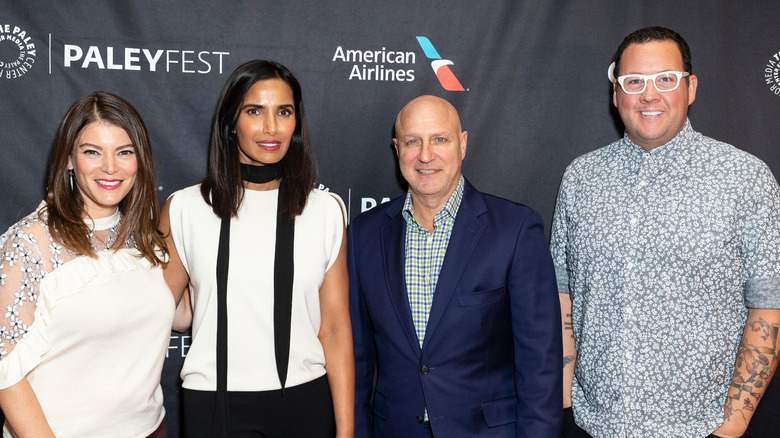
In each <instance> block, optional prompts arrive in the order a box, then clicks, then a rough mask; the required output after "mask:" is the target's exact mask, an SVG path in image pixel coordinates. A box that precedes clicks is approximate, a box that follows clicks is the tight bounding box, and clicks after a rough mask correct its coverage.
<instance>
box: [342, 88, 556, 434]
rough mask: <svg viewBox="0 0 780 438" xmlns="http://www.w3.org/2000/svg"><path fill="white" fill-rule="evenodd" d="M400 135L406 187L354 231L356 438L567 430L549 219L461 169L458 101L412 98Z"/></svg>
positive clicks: (351, 270)
mask: <svg viewBox="0 0 780 438" xmlns="http://www.w3.org/2000/svg"><path fill="white" fill-rule="evenodd" d="M395 134H396V136H395V138H394V139H393V143H394V145H395V150H396V153H397V154H398V159H399V163H400V167H401V173H402V174H403V176H404V178H405V179H406V181H407V182H408V184H409V191H408V193H407V195H406V196H401V197H399V198H396V199H394V200H392V201H390V202H388V203H386V204H382V205H380V206H378V207H376V208H374V209H372V210H370V211H368V212H366V213H363V214H361V215H360V216H358V217H357V218H355V219H354V220H353V221H352V223H351V225H350V227H349V239H348V245H349V250H348V258H349V276H350V312H351V317H352V325H353V337H354V343H355V362H356V388H355V436H357V437H377V438H383V437H388V438H409V437H412V438H416V437H420V438H423V437H425V438H429V437H431V436H433V437H436V438H453V437H455V438H457V437H533V438H553V437H555V438H557V437H558V436H559V434H560V425H561V413H562V401H561V395H562V391H563V390H562V386H561V369H562V351H561V348H562V347H561V319H560V308H559V303H558V291H557V289H556V283H555V274H554V269H553V264H552V259H551V257H550V252H549V250H548V247H547V239H546V238H545V235H544V230H543V224H542V220H541V218H540V216H539V215H538V214H537V213H536V212H534V211H533V210H531V209H529V208H528V207H526V206H523V205H521V204H516V203H513V202H510V201H507V200H505V199H500V198H497V197H494V196H490V195H487V194H484V193H480V192H478V191H477V190H476V189H475V188H474V187H473V186H472V185H471V184H469V183H468V181H466V180H465V179H464V178H463V177H462V176H461V163H462V161H463V158H464V156H465V153H466V143H467V132H465V131H461V126H460V119H459V117H458V113H457V111H456V110H455V108H454V107H453V106H452V105H451V104H450V103H448V102H447V101H445V100H443V99H440V98H438V97H433V96H421V97H419V98H417V99H415V100H413V101H411V102H410V103H409V104H408V105H406V106H405V107H404V108H403V109H402V110H401V112H400V113H399V114H398V118H397V119H396V124H395ZM507 183H510V182H509V181H507Z"/></svg>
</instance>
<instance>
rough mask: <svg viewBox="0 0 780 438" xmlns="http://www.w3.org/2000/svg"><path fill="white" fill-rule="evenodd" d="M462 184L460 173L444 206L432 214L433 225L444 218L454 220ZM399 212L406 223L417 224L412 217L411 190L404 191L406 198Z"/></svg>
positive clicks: (461, 195)
mask: <svg viewBox="0 0 780 438" xmlns="http://www.w3.org/2000/svg"><path fill="white" fill-rule="evenodd" d="M463 185H464V178H463V175H461V176H460V179H459V180H458V185H457V186H456V187H455V191H454V192H452V195H450V198H449V199H447V202H446V203H445V204H444V207H442V208H441V210H439V212H438V213H436V216H434V218H433V223H434V225H435V224H438V223H441V222H442V221H446V220H449V221H454V220H455V216H456V215H457V214H458V209H459V208H460V202H461V201H462V200H463ZM401 213H402V214H403V216H404V219H405V220H406V223H407V225H419V224H418V222H417V219H415V217H414V207H413V206H412V192H410V191H407V192H406V200H405V201H404V208H403V210H402V211H401ZM437 228H438V227H437Z"/></svg>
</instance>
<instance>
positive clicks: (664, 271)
mask: <svg viewBox="0 0 780 438" xmlns="http://www.w3.org/2000/svg"><path fill="white" fill-rule="evenodd" d="M609 79H610V81H612V84H613V94H612V100H613V103H614V105H615V106H616V107H617V109H618V112H619V113H620V118H621V119H622V121H623V124H624V125H625V135H624V136H623V138H622V139H620V140H618V141H616V142H614V143H612V144H610V145H608V146H605V147H603V148H601V149H598V150H596V151H593V152H590V153H588V154H585V155H583V156H581V157H579V158H577V159H576V160H574V162H572V163H571V165H569V167H568V168H567V169H566V172H565V174H564V176H563V181H562V182H561V187H560V191H559V194H558V200H557V204H556V209H555V217H554V219H553V226H552V236H551V244H550V245H551V251H552V255H553V259H554V262H555V269H556V277H557V281H558V290H559V292H560V295H559V296H560V301H561V316H562V319H563V329H564V336H563V344H564V369H563V373H564V407H566V406H572V407H573V412H572V410H571V408H570V409H569V410H568V411H567V410H566V409H565V410H564V425H563V430H564V432H563V434H562V436H564V437H589V436H593V437H596V438H600V437H609V438H615V437H642V438H647V437H664V438H668V437H684V438H696V437H707V436H710V437H715V436H717V437H724V438H733V437H739V436H742V435H743V434H745V432H746V430H747V426H748V423H749V422H750V419H751V417H752V415H753V412H754V411H755V408H756V407H757V406H758V403H759V401H760V400H761V396H762V395H763V394H764V391H765V390H766V387H767V385H768V384H769V382H770V380H771V378H772V375H773V373H774V371H775V369H776V368H777V362H778V360H779V359H780V355H779V354H778V353H779V351H780V350H779V349H780V345H778V332H780V188H778V184H777V180H776V179H775V178H774V176H773V175H772V173H771V171H770V170H769V168H768V167H767V166H766V165H765V164H764V163H763V162H761V161H760V160H759V159H758V158H756V157H754V156H752V155H750V154H748V153H746V152H744V151H741V150H739V149H737V148H735V147H733V146H731V145H728V144H725V143H722V142H719V141H716V140H714V139H712V138H709V137H705V136H703V135H702V134H700V133H698V132H696V131H695V130H694V129H693V128H692V127H691V123H690V121H689V120H688V106H689V105H690V104H691V103H693V101H694V100H695V98H696V88H697V86H698V79H697V77H696V76H694V75H693V74H692V73H691V54H690V49H689V48H688V44H687V43H686V42H685V40H684V39H683V38H682V37H681V36H680V35H679V34H678V33H677V32H674V31H672V30H669V29H665V28H662V27H649V28H644V29H639V30H637V31H635V32H634V33H632V34H630V35H629V36H627V37H626V38H625V39H624V40H623V43H622V44H621V45H620V47H619V48H618V50H617V53H616V54H615V57H614V62H613V63H612V65H611V66H610V68H609ZM575 364H576V366H575ZM575 421H576V424H575Z"/></svg>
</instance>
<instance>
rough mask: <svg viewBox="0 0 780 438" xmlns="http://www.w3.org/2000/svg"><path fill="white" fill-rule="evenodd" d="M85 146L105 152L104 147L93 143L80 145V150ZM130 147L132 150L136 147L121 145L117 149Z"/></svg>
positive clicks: (130, 144)
mask: <svg viewBox="0 0 780 438" xmlns="http://www.w3.org/2000/svg"><path fill="white" fill-rule="evenodd" d="M85 146H86V147H90V148H95V149H100V150H103V146H100V145H98V144H92V143H81V144H80V145H78V147H80V148H81V147H85ZM128 147H131V148H133V149H135V145H134V144H132V143H128V144H123V145H121V146H119V147H117V149H124V148H128Z"/></svg>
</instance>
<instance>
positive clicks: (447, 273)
mask: <svg viewBox="0 0 780 438" xmlns="http://www.w3.org/2000/svg"><path fill="white" fill-rule="evenodd" d="M485 211H487V207H486V206H485V203H484V201H483V200H482V196H481V195H480V193H479V192H477V190H476V189H475V188H474V187H473V186H472V185H471V184H469V182H468V181H464V187H463V199H462V200H461V203H460V208H458V213H457V216H456V217H455V224H454V226H453V228H452V234H451V235H450V243H449V244H448V245H447V253H446V254H445V256H444V262H443V263H442V266H441V271H440V272H439V280H438V281H437V283H436V291H435V292H434V294H433V302H432V303H431V312H430V314H429V316H428V325H427V326H426V329H425V339H424V342H423V348H425V345H426V344H427V343H428V342H429V341H430V340H431V339H433V335H434V333H435V331H436V327H437V326H438V325H439V322H440V321H441V318H442V316H444V311H445V309H446V308H447V305H448V304H449V302H450V299H452V295H453V294H454V293H455V289H456V287H457V285H458V283H459V282H460V278H461V276H462V275H463V274H465V268H466V264H467V263H468V261H469V259H470V258H471V254H472V253H473V251H474V247H475V246H476V245H477V242H478V241H479V238H480V236H481V235H482V231H483V230H484V228H485V225H484V224H483V223H482V222H480V220H479V215H481V214H482V213H484V212H485ZM410 318H411V315H410Z"/></svg>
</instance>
